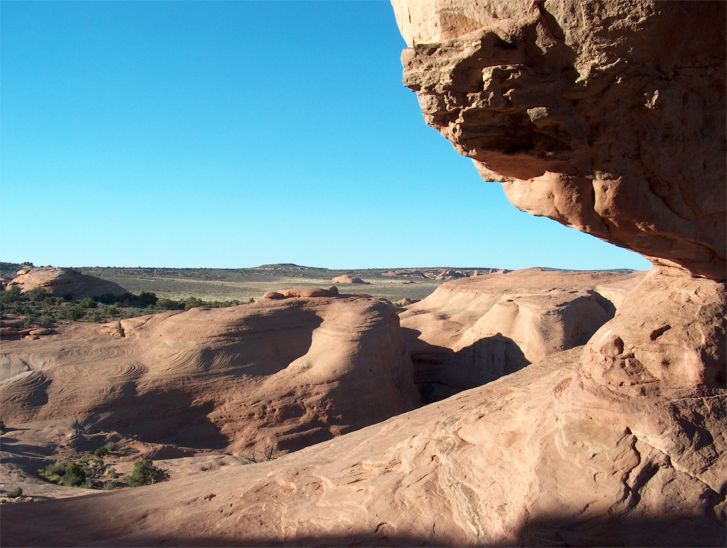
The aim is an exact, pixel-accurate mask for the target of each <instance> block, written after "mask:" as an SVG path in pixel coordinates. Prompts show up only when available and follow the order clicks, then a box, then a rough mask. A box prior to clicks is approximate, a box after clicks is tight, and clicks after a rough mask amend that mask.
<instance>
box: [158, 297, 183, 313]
mask: <svg viewBox="0 0 727 548" xmlns="http://www.w3.org/2000/svg"><path fill="white" fill-rule="evenodd" d="M156 308H158V309H160V310H181V309H182V308H184V303H180V302H178V301H174V300H172V299H159V300H158V301H157V303H156Z"/></svg>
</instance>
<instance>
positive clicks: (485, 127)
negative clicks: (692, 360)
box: [392, 0, 727, 280]
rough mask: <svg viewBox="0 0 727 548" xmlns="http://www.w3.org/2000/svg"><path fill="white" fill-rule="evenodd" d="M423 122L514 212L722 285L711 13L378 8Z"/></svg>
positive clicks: (593, 7)
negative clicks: (395, 34) (393, 25)
mask: <svg viewBox="0 0 727 548" xmlns="http://www.w3.org/2000/svg"><path fill="white" fill-rule="evenodd" d="M392 4H393V6H394V11H395V13H396V18H397V22H398V23H399V26H400V28H401V31H402V34H403V35H404V38H405V40H406V41H407V44H408V45H409V49H407V50H405V51H404V53H403V55H402V63H403V65H404V83H405V85H407V86H408V87H409V88H411V89H412V90H414V91H416V93H417V96H418V99H419V104H420V105H421V108H422V112H423V113H424V117H425V119H426V121H427V123H428V124H430V125H431V126H432V127H434V128H436V129H437V130H438V131H440V132H441V133H442V135H444V136H445V137H446V138H447V139H449V140H450V141H451V142H452V143H453V145H454V146H455V148H456V149H457V150H458V151H459V152H460V153H462V154H464V155H465V156H468V157H470V158H472V159H473V160H474V162H475V165H476V166H477V168H478V169H479V171H480V173H481V174H482V176H483V178H485V179H486V180H492V181H505V183H504V185H503V186H504V188H505V193H506V194H507V197H508V198H509V199H510V201H511V202H512V203H513V204H514V205H516V206H517V207H518V208H520V209H522V210H524V211H527V212H529V213H532V214H535V215H544V216H547V217H550V218H552V219H555V220H557V221H558V222H561V223H563V224H567V225H569V226H573V227H575V228H577V229H578V230H582V231H584V232H588V233H589V234H593V235H595V236H598V237H599V238H603V239H606V240H608V241H610V242H612V243H615V244H617V245H620V246H622V247H628V248H629V249H633V250H635V251H638V252H640V253H642V254H644V255H646V256H648V257H650V258H652V259H653V260H654V261H655V262H657V263H660V264H668V265H675V264H676V265H680V266H682V267H684V268H686V269H688V270H689V271H690V272H693V273H695V274H698V275H701V276H707V277H709V278H713V279H720V280H724V278H725V256H726V254H727V252H726V250H725V246H726V245H727V237H726V236H725V204H726V203H727V196H726V192H725V178H724V174H725V162H726V161H727V160H726V158H727V151H726V150H725V141H724V128H725V108H724V93H725V92H724V86H725V70H726V69H725V62H724V59H725V49H726V48H727V41H726V40H725V25H724V20H725V4H724V3H723V2H669V1H663V2H662V1H659V2H656V1H653V0H633V1H628V2H621V1H616V0H589V1H582V0H548V1H537V2H533V1H532V0H513V1H507V2H505V1H499V0H417V1H413V2H412V1H407V0H392Z"/></svg>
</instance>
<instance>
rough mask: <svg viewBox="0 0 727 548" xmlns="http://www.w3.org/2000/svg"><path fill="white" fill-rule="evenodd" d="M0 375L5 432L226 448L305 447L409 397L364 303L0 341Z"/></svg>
mask: <svg viewBox="0 0 727 548" xmlns="http://www.w3.org/2000/svg"><path fill="white" fill-rule="evenodd" d="M89 341H92V342H91V343H90V342H89ZM0 371H1V372H3V377H4V380H3V381H2V382H1V383H0V407H1V408H2V413H3V416H2V418H3V420H4V421H5V422H6V423H8V424H14V423H25V422H29V421H42V420H45V421H47V420H57V419H61V418H64V417H70V418H77V419H79V420H81V421H83V422H84V424H86V425H87V426H89V427H90V428H93V429H102V430H115V431H118V432H120V433H122V434H124V435H136V436H138V437H139V438H140V439H142V440H144V441H151V442H158V443H174V444H177V445H182V446H190V447H200V448H201V447H211V448H220V449H221V448H227V450H228V451H233V452H235V451H236V452H249V451H251V450H262V449H264V448H266V447H268V446H273V447H274V448H275V450H276V453H277V452H280V451H283V452H284V451H290V450H295V449H300V448H301V447H304V446H306V445H310V444H311V443H314V442H318V441H323V440H325V439H328V438H330V437H332V436H337V435H339V434H342V433H345V432H348V431H350V430H353V429H356V428H361V427H362V426H366V425H368V424H372V423H374V422H377V421H380V420H383V419H386V418H388V417H390V416H392V415H395V414H398V413H401V412H403V411H407V410H409V409H412V408H413V407H414V405H415V404H416V402H417V398H416V394H415V391H414V387H413V385H412V380H411V374H412V373H411V362H410V360H409V356H408V354H407V353H406V352H405V349H404V346H403V340H402V337H401V333H400V331H399V321H398V317H397V316H396V313H395V311H394V308H393V307H392V306H391V305H388V304H386V303H384V302H383V301H377V300H374V299H371V298H367V297H341V298H331V297H323V298H318V299H299V298H290V299H286V300H282V301H270V300H265V301H261V302H259V303H253V304H248V305H242V306H237V307H231V308H222V309H211V310H205V309H197V308H195V309H192V310H189V311H187V312H181V313H180V312H167V313H162V314H156V315H152V316H144V317H141V318H133V319H129V320H121V321H120V322H117V323H116V324H111V325H107V326H105V327H104V328H102V329H101V332H99V327H98V326H95V325H89V324H76V325H73V326H71V327H69V328H66V329H64V330H63V332H62V333H61V334H60V335H57V336H54V337H51V338H47V339H44V340H42V341H33V342H32V343H28V342H26V341H18V342H8V343H3V345H2V349H0ZM363 395H365V400H362V399H361V397H362V396H363Z"/></svg>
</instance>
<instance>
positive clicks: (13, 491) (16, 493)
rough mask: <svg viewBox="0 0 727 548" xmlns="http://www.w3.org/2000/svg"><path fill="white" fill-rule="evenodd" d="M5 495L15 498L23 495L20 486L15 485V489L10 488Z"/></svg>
mask: <svg viewBox="0 0 727 548" xmlns="http://www.w3.org/2000/svg"><path fill="white" fill-rule="evenodd" d="M7 495H8V497H10V498H11V499H17V498H18V497H22V496H23V489H22V487H16V488H15V489H11V490H10V491H8V493H7Z"/></svg>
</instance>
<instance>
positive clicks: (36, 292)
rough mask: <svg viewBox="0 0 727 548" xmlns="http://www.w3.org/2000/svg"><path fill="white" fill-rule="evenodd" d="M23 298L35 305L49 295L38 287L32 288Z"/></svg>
mask: <svg viewBox="0 0 727 548" xmlns="http://www.w3.org/2000/svg"><path fill="white" fill-rule="evenodd" d="M25 296H26V297H28V298H29V299H30V300H31V301H33V302H36V303H37V302H40V301H45V300H46V299H47V298H48V297H50V296H51V295H50V293H47V292H46V291H45V290H43V289H41V288H40V287H34V288H33V289H31V290H30V291H28V292H27V293H26V294H25Z"/></svg>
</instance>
